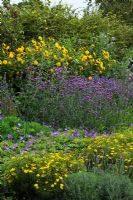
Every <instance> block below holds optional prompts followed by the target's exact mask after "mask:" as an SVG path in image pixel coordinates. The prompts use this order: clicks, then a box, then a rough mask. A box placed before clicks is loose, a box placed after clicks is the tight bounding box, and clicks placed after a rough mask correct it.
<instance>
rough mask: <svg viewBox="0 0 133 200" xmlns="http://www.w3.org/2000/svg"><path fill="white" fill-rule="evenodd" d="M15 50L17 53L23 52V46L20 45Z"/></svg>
mask: <svg viewBox="0 0 133 200" xmlns="http://www.w3.org/2000/svg"><path fill="white" fill-rule="evenodd" d="M16 51H17V52H19V53H23V51H24V47H23V46H21V47H20V48H17V49H16Z"/></svg>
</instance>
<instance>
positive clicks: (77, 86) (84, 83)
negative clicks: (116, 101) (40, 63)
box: [60, 76, 124, 101]
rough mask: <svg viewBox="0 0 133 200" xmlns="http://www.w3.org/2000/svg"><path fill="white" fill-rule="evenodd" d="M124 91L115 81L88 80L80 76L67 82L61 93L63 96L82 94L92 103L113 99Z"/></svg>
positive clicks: (104, 79)
mask: <svg viewBox="0 0 133 200" xmlns="http://www.w3.org/2000/svg"><path fill="white" fill-rule="evenodd" d="M123 91H124V88H123V85H122V84H121V83H119V82H118V81H116V80H114V79H111V78H110V79H108V78H107V77H103V78H93V80H91V81H90V80H87V79H86V78H82V77H79V76H72V77H70V78H69V79H68V80H65V81H64V82H63V83H62V85H61V86H60V92H61V93H62V94H63V95H65V96H66V95H74V94H75V93H80V94H82V95H83V96H84V97H85V98H86V100H88V101H91V100H93V99H94V98H100V99H101V98H105V99H112V98H113V96H114V94H121V93H122V92H123Z"/></svg>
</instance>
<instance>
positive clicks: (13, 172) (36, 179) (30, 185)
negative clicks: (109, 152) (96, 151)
mask: <svg viewBox="0 0 133 200" xmlns="http://www.w3.org/2000/svg"><path fill="white" fill-rule="evenodd" d="M3 167H4V169H5V171H4V179H5V181H7V185H6V188H8V189H9V191H11V192H12V194H13V196H14V197H16V198H17V199H24V198H26V199H31V197H34V194H35V193H36V191H40V192H44V191H45V192H46V194H48V193H49V192H51V193H54V192H58V191H60V190H63V189H64V178H65V177H66V176H67V175H68V174H70V173H74V172H77V171H79V170H83V169H84V165H83V159H82V158H79V160H77V159H76V158H75V157H74V155H73V154H72V153H66V154H64V153H61V152H60V153H49V154H42V153H41V152H38V153H37V154H35V155H34V154H33V155H30V154H27V155H22V156H20V157H16V156H15V157H12V159H11V160H10V161H8V162H6V163H5V164H4V166H3ZM47 192H48V193H47ZM46 194H45V195H46ZM44 199H47V197H46V196H44Z"/></svg>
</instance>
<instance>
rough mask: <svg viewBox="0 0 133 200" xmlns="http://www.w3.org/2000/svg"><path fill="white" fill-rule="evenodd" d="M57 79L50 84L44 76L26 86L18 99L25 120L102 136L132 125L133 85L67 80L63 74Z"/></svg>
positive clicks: (28, 82) (75, 78) (96, 80)
mask: <svg viewBox="0 0 133 200" xmlns="http://www.w3.org/2000/svg"><path fill="white" fill-rule="evenodd" d="M57 76H58V78H57V77H56V78H55V79H54V80H53V81H48V82H44V81H42V78H41V77H40V76H39V77H38V78H35V79H34V78H33V79H32V78H30V79H29V80H28V81H27V83H26V84H25V85H24V84H23V89H22V90H21V92H20V93H19V95H18V97H17V102H18V104H17V105H18V111H19V115H20V116H21V117H23V118H24V119H26V120H33V121H38V122H41V123H42V122H47V123H48V124H49V125H52V126H54V127H55V128H66V127H70V128H79V127H81V126H82V127H83V128H88V129H94V130H98V131H101V132H102V131H110V130H115V129H118V128H119V127H121V126H127V125H128V124H131V123H132V121H133V119H132V109H131V107H132V83H131V82H130V83H129V82H127V83H123V82H121V81H116V80H114V79H108V78H104V77H102V78H97V77H91V79H92V80H91V79H90V80H87V79H85V78H81V77H79V76H71V77H69V78H67V79H66V80H64V77H63V76H62V75H61V74H60V72H59V74H58V75H57ZM29 91H30V92H29ZM31 99H32V101H31ZM38 102H39V104H38ZM125 113H126V115H125Z"/></svg>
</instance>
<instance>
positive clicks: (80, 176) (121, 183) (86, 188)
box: [62, 172, 133, 200]
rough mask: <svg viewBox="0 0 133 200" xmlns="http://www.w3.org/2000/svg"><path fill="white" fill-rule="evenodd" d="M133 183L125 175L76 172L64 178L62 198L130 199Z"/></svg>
mask: <svg viewBox="0 0 133 200" xmlns="http://www.w3.org/2000/svg"><path fill="white" fill-rule="evenodd" d="M132 189H133V183H132V182H131V181H130V179H129V178H128V177H126V176H120V175H114V174H97V173H89V172H88V173H76V174H72V175H69V176H68V177H67V179H66V180H65V191H64V196H63V198H62V199H63V200H64V199H65V200H76V199H77V200H79V199H80V200H87V199H90V200H102V199H105V200H109V199H112V200H130V199H132V198H133V192H132Z"/></svg>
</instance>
